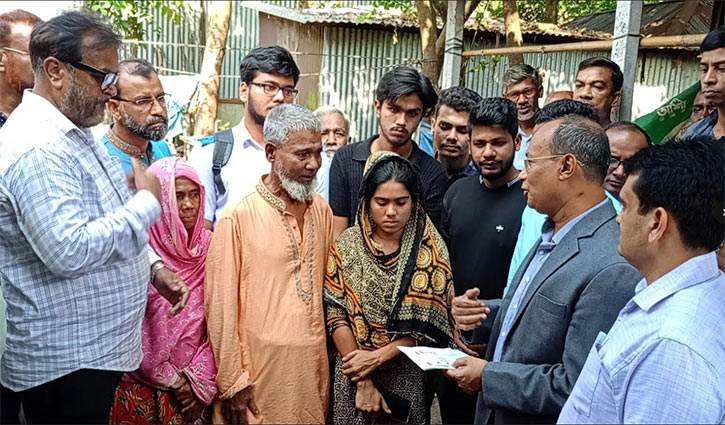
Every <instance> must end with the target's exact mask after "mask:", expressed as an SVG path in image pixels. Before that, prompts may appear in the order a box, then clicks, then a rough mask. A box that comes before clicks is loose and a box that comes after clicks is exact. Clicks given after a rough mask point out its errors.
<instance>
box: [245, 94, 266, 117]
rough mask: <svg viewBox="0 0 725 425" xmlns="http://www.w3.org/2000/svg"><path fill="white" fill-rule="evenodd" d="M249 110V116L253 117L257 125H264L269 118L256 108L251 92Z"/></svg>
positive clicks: (248, 103)
mask: <svg viewBox="0 0 725 425" xmlns="http://www.w3.org/2000/svg"><path fill="white" fill-rule="evenodd" d="M247 109H248V110H249V115H250V116H251V117H252V120H253V121H254V122H255V123H256V124H257V125H264V120H265V119H266V118H267V116H266V115H262V114H260V113H259V112H257V110H256V109H255V108H254V98H253V97H252V93H251V92H250V93H249V96H248V102H247Z"/></svg>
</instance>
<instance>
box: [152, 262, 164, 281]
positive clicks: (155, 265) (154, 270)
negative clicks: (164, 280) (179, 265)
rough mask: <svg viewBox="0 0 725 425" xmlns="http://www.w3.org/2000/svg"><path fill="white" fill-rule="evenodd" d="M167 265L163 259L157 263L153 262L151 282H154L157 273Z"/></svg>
mask: <svg viewBox="0 0 725 425" xmlns="http://www.w3.org/2000/svg"><path fill="white" fill-rule="evenodd" d="M164 267H166V265H165V264H164V262H163V261H161V260H158V261H156V262H155V263H153V264H151V283H154V279H155V278H156V273H157V272H158V271H159V270H161V269H163V268H164Z"/></svg>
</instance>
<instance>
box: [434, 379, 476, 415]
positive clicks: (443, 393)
mask: <svg viewBox="0 0 725 425" xmlns="http://www.w3.org/2000/svg"><path fill="white" fill-rule="evenodd" d="M436 394H437V395H438V404H439V406H440V408H441V422H442V423H444V424H472V423H473V418H474V416H476V400H477V399H478V394H473V395H471V394H466V393H465V392H463V390H462V389H460V388H459V387H458V384H456V381H454V380H452V379H449V378H446V377H445V376H444V377H443V379H441V380H440V381H439V382H438V386H437V387H436Z"/></svg>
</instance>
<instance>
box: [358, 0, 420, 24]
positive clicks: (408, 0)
mask: <svg viewBox="0 0 725 425" xmlns="http://www.w3.org/2000/svg"><path fill="white" fill-rule="evenodd" d="M372 5H373V10H372V11H370V12H368V13H365V14H364V15H360V16H358V18H357V23H358V24H361V23H363V22H365V21H366V20H368V19H369V18H370V17H372V16H374V15H375V14H376V13H377V12H378V9H385V10H390V9H400V11H401V12H403V13H404V14H405V15H409V16H412V17H415V16H417V14H418V12H417V10H416V8H415V4H414V3H413V0H373V1H372Z"/></svg>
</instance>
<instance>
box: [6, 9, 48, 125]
mask: <svg viewBox="0 0 725 425" xmlns="http://www.w3.org/2000/svg"><path fill="white" fill-rule="evenodd" d="M38 22H42V21H41V19H40V18H38V17H37V16H35V15H33V14H32V13H30V12H26V11H24V10H20V9H18V10H13V11H12V12H7V13H3V14H2V15H0V127H2V126H3V124H5V121H6V120H7V119H8V115H10V114H11V113H12V112H13V111H14V110H15V108H17V107H18V105H19V104H20V100H21V99H22V98H23V90H25V89H31V88H33V69H32V67H31V66H30V54H29V53H28V44H29V42H30V32H31V31H32V30H33V26H35V24H37V23H38Z"/></svg>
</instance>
